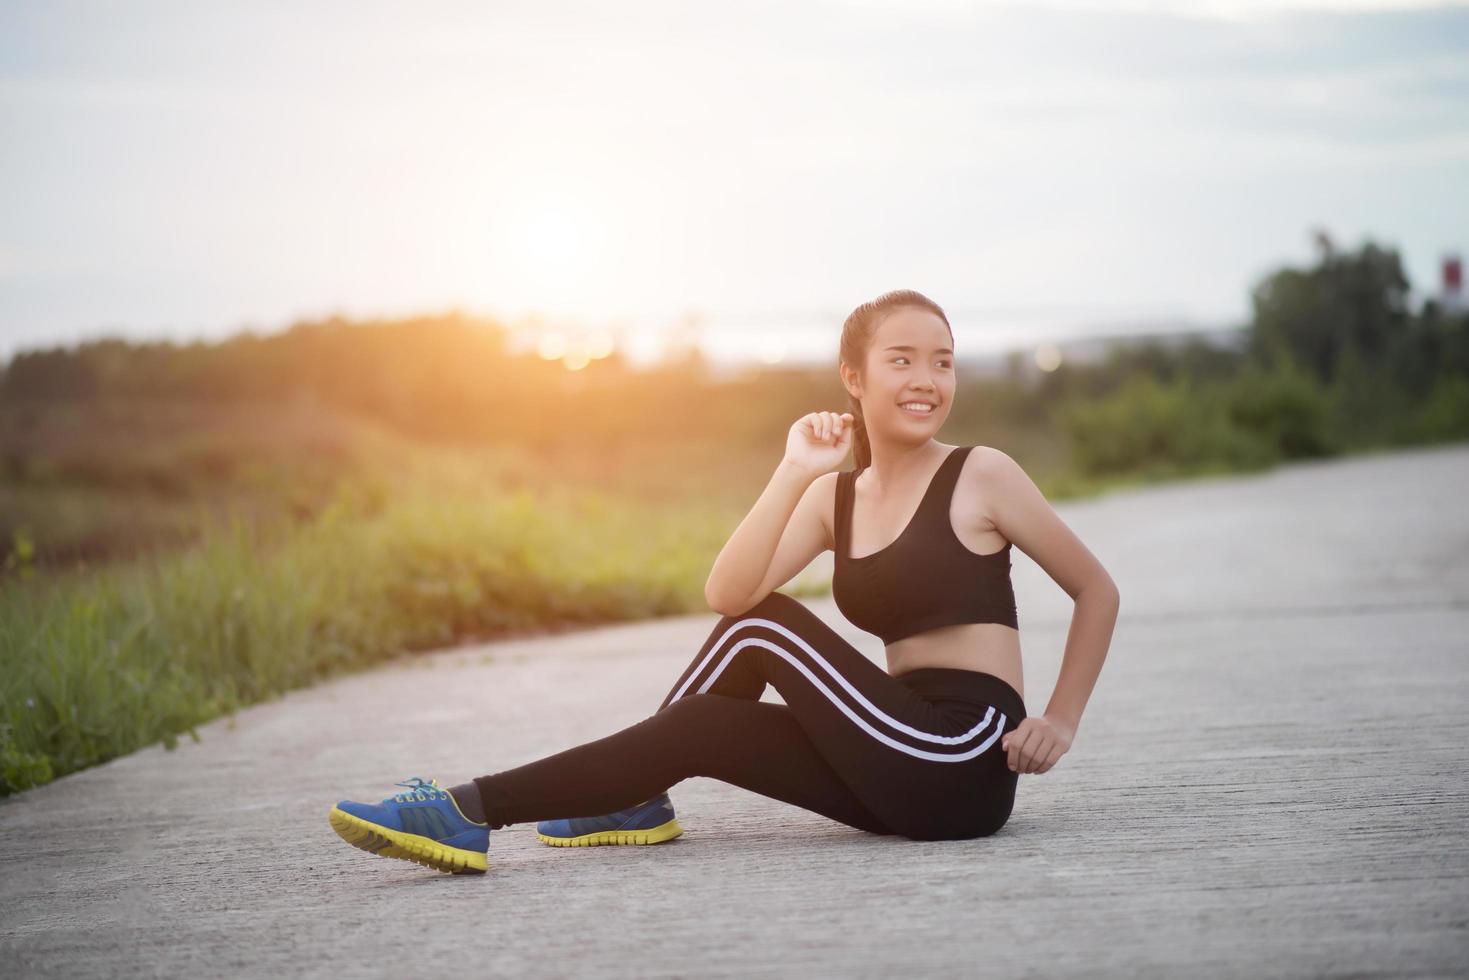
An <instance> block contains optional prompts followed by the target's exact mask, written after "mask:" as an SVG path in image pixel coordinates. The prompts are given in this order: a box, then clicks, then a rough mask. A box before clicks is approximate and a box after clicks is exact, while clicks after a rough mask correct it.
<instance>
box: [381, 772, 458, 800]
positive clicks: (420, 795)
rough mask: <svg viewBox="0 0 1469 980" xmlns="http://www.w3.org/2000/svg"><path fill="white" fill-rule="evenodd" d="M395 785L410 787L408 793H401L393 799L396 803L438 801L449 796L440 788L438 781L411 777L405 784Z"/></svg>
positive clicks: (395, 784) (397, 784) (396, 784)
mask: <svg viewBox="0 0 1469 980" xmlns="http://www.w3.org/2000/svg"><path fill="white" fill-rule="evenodd" d="M393 785H394V786H407V787H408V792H406V793H399V794H398V795H397V796H394V797H393V802H395V803H407V802H408V801H409V800H436V799H438V798H439V797H440V796H443V797H446V798H447V797H448V795H449V793H448V791H447V790H443V789H440V788H439V781H438V780H437V779H429V780H425V779H424V778H423V777H422V776H409V777H408V778H407V779H406V780H404V781H403V782H401V783H394V784H393Z"/></svg>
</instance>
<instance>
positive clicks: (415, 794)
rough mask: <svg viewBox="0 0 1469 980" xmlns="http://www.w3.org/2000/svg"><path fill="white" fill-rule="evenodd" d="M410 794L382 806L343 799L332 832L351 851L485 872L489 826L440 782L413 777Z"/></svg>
mask: <svg viewBox="0 0 1469 980" xmlns="http://www.w3.org/2000/svg"><path fill="white" fill-rule="evenodd" d="M395 785H398V786H406V787H408V791H407V792H406V793H399V794H398V795H397V796H390V797H388V798H387V799H385V800H383V801H382V802H381V803H354V802H352V801H351V800H342V801H341V802H340V803H338V804H337V805H336V806H334V807H332V811H331V813H330V814H329V815H328V819H329V820H330V821H331V825H332V829H333V830H335V831H336V832H337V833H338V834H339V835H340V836H341V838H342V839H343V840H344V841H346V842H347V843H348V844H351V845H352V846H353V847H360V848H361V849H362V850H364V851H371V852H372V853H373V854H380V855H382V856H383V857H392V858H402V859H403V860H405V861H413V862H415V863H417V864H421V865H423V866H424V867H428V868H434V869H436V870H438V871H447V872H449V873H451V874H484V873H485V870H486V869H487V868H488V867H489V860H488V859H487V858H486V856H485V855H486V852H488V851H489V849H490V825H489V824H487V823H475V822H474V821H473V820H470V819H469V818H468V817H466V816H465V815H464V814H463V813H462V812H461V811H460V809H459V804H458V803H456V802H454V797H452V796H450V795H449V791H448V790H446V789H441V788H440V787H439V784H438V782H436V781H435V780H429V781H428V782H424V781H423V779H422V778H420V777H418V776H410V777H408V779H407V780H406V781H404V782H401V783H396V784H395Z"/></svg>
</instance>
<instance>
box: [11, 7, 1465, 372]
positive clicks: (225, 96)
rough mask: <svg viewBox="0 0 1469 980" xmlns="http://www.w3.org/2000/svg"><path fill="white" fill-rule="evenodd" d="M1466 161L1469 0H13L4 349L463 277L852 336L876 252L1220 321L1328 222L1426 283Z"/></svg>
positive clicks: (1065, 305)
mask: <svg viewBox="0 0 1469 980" xmlns="http://www.w3.org/2000/svg"><path fill="white" fill-rule="evenodd" d="M1466 188H1469V5H1466V4H1462V3H1461V4H1454V5H1439V6H1415V5H1407V4H1400V3H1384V2H1340V3H1326V2H1296V3H1262V2H1242V0H1234V2H1225V0H1188V2H1181V0H1180V2H1122V0H1118V2H1057V3H1046V2H1036V3H1023V4H1012V3H986V2H966V3H957V2H948V0H899V2H879V0H822V2H794V0H780V2H758V0H757V2H752V3H742V4H712V3H705V4H698V3H688V2H673V0H669V2H663V0H659V2H638V0H623V2H620V3H615V4H609V3H599V2H576V3H568V2H561V0H528V2H515V3H505V2H496V0H483V2H464V3H444V2H423V3H414V4H408V3H391V4H385V3H376V2H371V0H353V2H350V3H312V2H305V0H296V2H274V0H261V2H254V3H250V4H201V3H197V2H176V3H174V2H169V3H165V2H152V0H137V2H131V3H100V2H99V3H73V2H66V0H41V2H15V0H6V2H4V3H3V4H0V358H4V357H8V356H10V355H11V354H13V353H14V352H16V351H18V350H23V349H33V348H37V347H46V346H54V345H59V344H71V343H75V342H76V341H78V340H81V339H88V338H93V337H100V336H124V337H130V338H136V339H140V340H142V339H162V338H171V339H175V340H180V341H183V340H192V339H218V338H223V337H226V336H229V335H231V334H234V333H237V332H239V331H241V330H244V329H251V330H254V331H256V332H272V331H276V330H283V329H286V328H287V327H288V326H289V325H290V324H291V323H292V322H294V321H296V320H298V319H315V318H321V317H325V316H330V315H342V316H348V317H364V318H365V317H387V316H408V315H414V314H424V313H430V314H431V313H436V312H443V311H447V310H450V309H458V310H461V311H465V312H468V313H472V314H478V315H485V316H492V317H496V318H501V319H503V320H505V321H507V322H514V323H522V324H524V323H532V322H538V323H541V324H543V325H550V326H553V327H554V326H556V325H557V324H562V325H563V326H564V327H565V328H566V329H572V328H576V327H587V328H589V329H597V330H604V331H605V330H613V331H615V332H616V334H617V336H618V337H619V338H620V342H623V343H627V344H634V345H640V351H641V355H642V356H645V355H646V354H647V353H648V352H649V351H650V350H654V349H656V348H657V346H658V344H659V343H660V339H659V338H663V337H666V336H668V335H670V333H671V332H676V331H680V330H681V331H682V333H680V334H678V335H679V336H683V337H685V338H687V337H689V336H694V337H697V338H700V339H701V342H702V343H703V344H704V345H705V346H706V348H707V349H709V350H711V351H715V352H716V353H717V354H718V355H720V356H722V355H724V354H728V355H729V356H740V355H750V354H756V355H758V356H761V357H764V358H766V359H775V358H779V357H782V356H792V357H795V356H804V355H809V354H810V353H811V352H813V351H815V352H820V351H827V352H829V353H830V354H832V355H834V352H835V346H836V340H837V337H838V334H839V331H840V327H841V323H842V320H843V319H844V317H845V316H846V314H847V313H848V312H850V311H851V309H852V308H853V307H855V306H856V305H858V304H859V303H861V302H863V301H865V300H867V299H871V298H873V297H875V296H877V295H878V294H880V293H882V292H885V291H887V290H890V289H898V288H911V289H917V290H919V291H921V292H923V293H925V294H926V295H928V296H930V297H932V298H933V299H935V300H936V301H938V302H939V303H940V304H941V305H942V306H943V307H944V308H945V310H946V311H947V312H948V314H949V317H950V320H951V322H952V323H953V325H954V328H955V334H956V348H957V349H958V351H959V353H960V355H961V356H962V355H963V354H964V353H965V351H966V350H975V349H979V348H986V347H987V348H994V347H995V346H996V345H1002V344H1003V345H1008V344H1011V343H1026V342H1032V341H1039V340H1042V339H1045V338H1048V337H1050V336H1053V335H1057V334H1058V333H1072V334H1075V333H1079V332H1086V331H1100V330H1116V329H1141V328H1142V327H1145V326H1147V325H1150V324H1151V325H1167V326H1168V328H1170V329H1172V328H1182V327H1186V326H1190V325H1193V326H1198V327H1218V326H1227V325H1234V324H1239V323H1242V322H1244V321H1245V320H1246V319H1247V317H1248V315H1249V309H1250V304H1249V293H1250V289H1251V288H1252V286H1253V285H1254V284H1255V283H1256V282H1258V281H1259V279H1260V278H1261V277H1263V276H1264V275H1266V274H1267V273H1269V272H1270V271H1272V270H1274V269H1276V268H1278V267H1280V266H1282V265H1286V264H1295V265H1305V264H1309V263H1310V262H1312V261H1314V257H1315V254H1316V253H1315V248H1314V245H1313V244H1312V238H1311V233H1312V231H1313V230H1314V229H1316V228H1318V227H1319V228H1324V229H1326V230H1327V231H1328V233H1329V234H1330V235H1331V236H1332V238H1333V239H1335V240H1336V241H1337V242H1338V243H1339V245H1341V246H1342V247H1355V246H1356V245H1357V244H1359V243H1360V242H1362V241H1363V240H1365V239H1367V238H1371V239H1372V240H1374V241H1377V242H1378V243H1379V244H1383V245H1387V246H1390V247H1394V248H1397V249H1398V250H1399V251H1400V253H1401V254H1402V257H1403V259H1404V262H1405V265H1406V267H1407V270H1408V274H1409V277H1410V279H1411V280H1412V282H1413V285H1414V287H1415V288H1416V289H1417V290H1419V291H1420V292H1422V291H1426V290H1431V289H1433V288H1435V287H1436V284H1437V281H1438V277H1439V263H1440V261H1441V258H1442V256H1443V255H1444V253H1446V252H1450V251H1458V252H1460V253H1461V254H1462V253H1465V252H1469V192H1466ZM533 316H534V317H538V318H539V320H535V321H532V320H530V319H528V318H530V317H533ZM966 345H967V346H966Z"/></svg>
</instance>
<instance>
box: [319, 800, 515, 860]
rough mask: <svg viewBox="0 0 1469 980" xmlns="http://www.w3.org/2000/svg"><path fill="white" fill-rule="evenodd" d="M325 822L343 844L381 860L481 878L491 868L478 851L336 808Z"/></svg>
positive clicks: (333, 808)
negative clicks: (398, 860) (385, 858)
mask: <svg viewBox="0 0 1469 980" xmlns="http://www.w3.org/2000/svg"><path fill="white" fill-rule="evenodd" d="M328 819H329V820H330V821H331V825H332V829H333V830H335V831H336V832H337V836H339V837H341V838H342V840H344V841H346V842H347V843H348V844H351V845H352V846H353V847H356V848H360V849H362V850H364V851H369V852H371V853H373V854H378V855H381V856H382V857H390V858H399V859H400V860H403V861H412V862H413V863H414V864H421V865H423V866H424V867H425V868H433V869H434V870H435V871H446V872H448V873H449V874H456V875H478V874H484V873H485V871H486V870H487V869H488V868H489V866H490V862H489V859H488V858H486V857H485V855H483V854H481V853H480V852H479V851H466V850H464V849H463V848H462V847H449V846H447V845H445V844H440V843H439V842H438V841H436V840H432V839H430V838H428V837H420V836H419V835H417V834H405V833H403V832H402V831H401V830H392V829H390V828H388V827H384V826H382V825H380V824H375V823H373V822H372V821H370V820H363V819H362V818H361V817H354V816H353V815H352V814H350V813H348V812H347V811H345V810H342V809H340V808H338V807H332V812H331V813H330V814H329V815H328Z"/></svg>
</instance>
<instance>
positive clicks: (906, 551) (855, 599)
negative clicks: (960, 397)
mask: <svg viewBox="0 0 1469 980" xmlns="http://www.w3.org/2000/svg"><path fill="white" fill-rule="evenodd" d="M973 448H974V447H973V446H958V447H956V448H955V449H953V450H951V451H950V452H949V455H948V456H947V457H946V458H945V459H944V461H943V463H942V464H940V465H939V468H938V472H937V473H935V474H934V476H933V479H932V480H931V481H930V482H929V485H928V489H927V490H925V491H924V494H923V500H922V501H920V502H919V504H918V510H917V512H916V513H914V515H913V519H912V520H911V521H909V522H908V526H907V527H905V528H904V529H903V533H902V534H899V535H898V537H897V540H895V541H894V542H893V543H892V544H890V545H888V546H887V547H886V548H883V549H882V550H880V551H875V552H873V553H872V554H870V555H864V556H863V557H861V558H852V557H849V554H848V553H849V551H850V549H851V547H852V499H853V493H852V484H853V481H855V480H856V478H857V473H858V471H857V470H847V471H845V472H842V473H838V474H837V486H836V513H835V515H834V516H835V521H836V528H835V530H836V535H835V538H836V540H835V544H836V565H835V569H834V571H833V572H832V579H831V591H832V597H833V598H834V599H835V600H836V604H837V608H838V609H840V610H841V611H842V615H843V616H845V617H847V620H848V621H849V622H850V623H851V624H852V625H853V626H856V627H858V628H859V629H863V630H866V631H867V632H869V633H874V634H876V635H877V636H880V637H882V641H883V643H894V642H896V641H898V640H901V639H904V638H905V637H909V636H913V635H914V634H917V633H922V632H924V631H925V630H931V629H936V628H938V627H940V626H951V625H953V624H955V623H1002V624H1004V625H1006V626H1011V627H1014V628H1017V629H1018V628H1019V622H1018V619H1017V616H1016V612H1015V590H1014V587H1013V586H1012V585H1011V582H1010V544H1009V543H1006V545H1005V547H1003V548H1001V549H1000V550H999V551H992V552H990V553H989V554H987V555H982V554H979V553H978V552H975V551H970V550H969V548H968V547H966V546H965V545H964V543H963V542H962V541H960V540H959V538H958V536H957V535H955V534H954V526H953V524H952V523H950V521H949V503H950V501H951V500H952V499H953V496H954V484H955V483H957V482H958V480H959V471H960V470H961V469H962V468H963V466H964V458H965V457H966V456H968V455H969V451H970V450H971V449H973Z"/></svg>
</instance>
